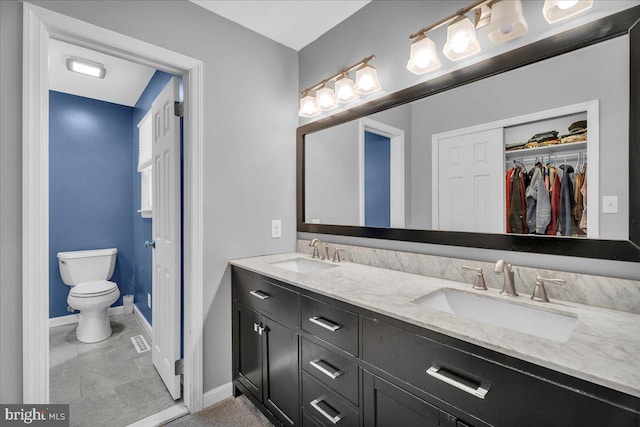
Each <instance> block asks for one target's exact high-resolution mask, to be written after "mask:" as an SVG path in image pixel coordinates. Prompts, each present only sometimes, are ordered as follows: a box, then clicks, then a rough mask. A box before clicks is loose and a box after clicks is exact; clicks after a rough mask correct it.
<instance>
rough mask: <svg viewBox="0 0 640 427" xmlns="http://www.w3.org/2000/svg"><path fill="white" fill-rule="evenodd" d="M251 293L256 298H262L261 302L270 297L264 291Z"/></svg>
mask: <svg viewBox="0 0 640 427" xmlns="http://www.w3.org/2000/svg"><path fill="white" fill-rule="evenodd" d="M249 293H250V294H251V295H253V296H254V297H256V298H260V299H261V300H265V299H267V298H269V296H270V295H269V294H265V293H264V292H262V291H249Z"/></svg>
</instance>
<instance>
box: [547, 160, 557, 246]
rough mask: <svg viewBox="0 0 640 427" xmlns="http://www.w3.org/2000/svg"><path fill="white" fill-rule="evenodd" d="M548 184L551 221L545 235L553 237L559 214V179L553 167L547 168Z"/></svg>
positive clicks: (555, 232)
mask: <svg viewBox="0 0 640 427" xmlns="http://www.w3.org/2000/svg"><path fill="white" fill-rule="evenodd" d="M549 182H551V183H552V184H550V185H551V194H550V195H549V198H550V200H551V220H550V221H549V226H548V227H547V235H550V236H555V235H556V234H557V232H558V214H559V213H560V178H559V177H558V174H557V171H556V169H555V168H554V167H550V168H549Z"/></svg>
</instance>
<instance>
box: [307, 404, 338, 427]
mask: <svg viewBox="0 0 640 427" xmlns="http://www.w3.org/2000/svg"><path fill="white" fill-rule="evenodd" d="M320 404H324V405H325V406H326V407H327V408H328V409H329V410H332V411H334V412H336V413H337V414H338V415H331V414H330V413H329V412H327V411H326V410H325V409H322V408H321V407H320ZM311 406H313V408H314V409H315V410H316V411H318V412H320V413H321V414H322V416H323V417H325V418H326V419H327V420H329V421H330V422H331V424H338V421H340V420H341V419H342V418H344V417H343V416H342V415H340V413H339V412H338V411H335V410H334V409H333V408H332V407H331V406H329V405H328V404H327V403H326V402H325V401H324V400H322V399H314V400H312V401H311Z"/></svg>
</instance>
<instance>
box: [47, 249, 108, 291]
mask: <svg viewBox="0 0 640 427" xmlns="http://www.w3.org/2000/svg"><path fill="white" fill-rule="evenodd" d="M117 253H118V250H117V249H116V248H110V249H95V250H90V251H70V252H58V266H59V267H60V276H62V281H63V282H64V283H65V285H69V286H75V285H77V284H78V283H83V282H91V281H94V280H109V279H111V276H113V271H114V269H115V267H116V254H117Z"/></svg>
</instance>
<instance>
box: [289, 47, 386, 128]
mask: <svg viewBox="0 0 640 427" xmlns="http://www.w3.org/2000/svg"><path fill="white" fill-rule="evenodd" d="M375 57H376V56H375V55H371V56H367V57H366V58H364V59H362V60H361V61H359V62H358V63H356V64H353V65H352V66H350V67H347V68H345V69H344V70H342V71H340V72H339V73H337V74H335V75H333V76H331V77H329V78H326V79H324V80H322V81H321V82H319V83H317V84H315V85H313V86H310V87H308V88H306V89H305V90H303V91H302V96H301V97H300V110H299V111H298V115H299V116H300V117H315V116H317V115H318V114H320V113H322V112H325V111H331V110H333V109H335V108H338V106H339V105H338V104H346V103H347V102H351V101H353V100H355V99H358V98H359V97H360V95H369V94H371V93H374V92H377V91H379V90H380V89H381V88H382V87H381V86H380V81H379V80H378V73H377V71H376V69H375V68H374V67H373V66H372V65H371V64H369V62H370V61H372V60H373V59H374V58H375ZM354 70H355V71H356V80H355V82H354V81H353V79H352V78H351V77H349V73H351V72H352V71H354ZM330 82H335V84H334V88H335V89H332V88H331V87H330V86H329V85H328V84H329V83H330ZM314 91H315V95H313V92H314Z"/></svg>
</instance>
